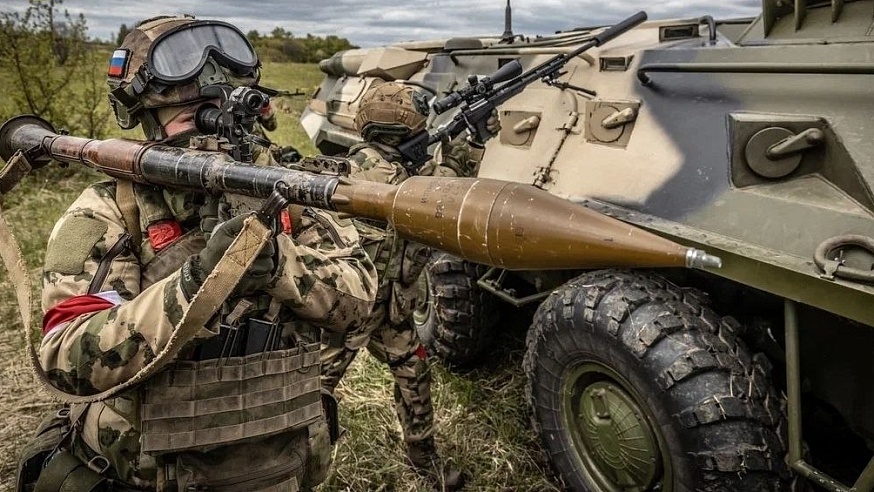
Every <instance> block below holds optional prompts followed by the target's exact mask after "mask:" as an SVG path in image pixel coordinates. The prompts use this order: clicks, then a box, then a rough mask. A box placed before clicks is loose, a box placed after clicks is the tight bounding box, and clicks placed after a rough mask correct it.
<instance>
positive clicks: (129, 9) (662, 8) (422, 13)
mask: <svg viewBox="0 0 874 492" xmlns="http://www.w3.org/2000/svg"><path fill="white" fill-rule="evenodd" d="M505 4H506V1H505V0H437V1H423V0H257V1H253V2H249V1H245V0H209V1H206V0H146V1H141V0H139V1H130V0H127V1H123V0H65V1H64V2H63V5H62V7H63V8H66V9H68V10H69V11H70V12H71V13H74V14H78V13H80V12H82V13H84V14H85V18H86V19H87V21H88V26H89V34H90V35H91V36H92V37H97V38H102V39H115V34H116V33H117V32H118V28H119V26H120V25H121V24H122V23H125V24H127V25H128V26H130V25H132V24H134V23H136V22H137V21H139V20H142V19H145V18H148V17H152V16H154V15H158V14H166V13H191V14H194V15H196V16H197V17H200V18H210V19H219V20H224V21H228V22H230V23H232V24H235V25H237V26H238V27H240V29H242V30H243V31H244V32H246V31H249V30H251V29H257V30H259V31H261V32H270V31H272V30H273V28H275V27H277V26H280V27H282V28H284V29H286V30H289V31H291V32H293V33H294V34H295V35H300V36H303V35H306V34H307V33H311V34H314V35H326V34H337V35H339V36H341V37H345V38H347V39H349V41H350V42H352V44H357V45H359V46H377V45H382V44H387V43H391V42H395V41H408V40H424V39H433V38H444V37H452V36H463V35H484V34H490V35H499V34H501V33H502V32H503V30H504V6H505ZM760 4H761V1H760V0H721V1H715V0H661V1H659V2H656V1H653V0H612V1H608V0H514V1H512V5H513V32H514V33H516V34H526V35H534V34H550V33H552V32H554V31H556V30H561V29H570V28H573V27H579V26H586V25H599V24H605V23H609V22H613V21H617V20H620V19H622V18H624V17H627V16H629V15H631V14H633V13H635V12H637V11H638V10H646V12H647V14H649V18H650V19H663V18H670V17H687V16H688V17H692V16H699V15H704V14H710V15H712V16H714V17H716V18H720V17H729V16H731V17H739V16H742V17H745V16H753V15H758V13H759V5H760ZM26 7H27V0H0V11H9V10H23V9H24V8H26Z"/></svg>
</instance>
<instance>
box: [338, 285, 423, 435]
mask: <svg viewBox="0 0 874 492" xmlns="http://www.w3.org/2000/svg"><path fill="white" fill-rule="evenodd" d="M365 346H366V347H367V350H368V351H369V352H370V353H371V354H373V355H374V356H375V357H376V358H377V359H378V360H379V361H380V362H383V363H385V364H388V367H389V369H390V370H391V373H392V376H394V380H395V384H394V400H395V410H396V412H397V415H398V420H399V421H400V423H401V427H402V428H403V430H404V441H405V442H406V443H407V444H413V443H419V442H422V441H430V439H431V438H432V437H433V435H434V407H433V406H432V403H431V370H430V366H429V365H428V361H427V354H426V352H425V347H424V346H423V345H422V343H421V342H420V341H419V336H418V335H417V334H416V330H415V328H413V326H412V324H410V323H409V322H404V323H403V324H401V325H394V324H392V323H390V322H389V316H388V303H387V302H382V303H377V304H376V305H375V306H374V308H373V311H372V312H371V315H370V317H369V318H368V319H367V321H366V322H365V323H364V324H363V326H362V327H361V328H359V329H357V330H355V331H353V332H351V333H348V334H346V335H345V336H337V335H334V334H329V333H326V334H325V335H323V337H322V353H321V359H322V387H323V388H325V389H327V390H328V391H330V392H332V393H333V391H334V389H335V388H336V387H337V385H338V384H339V383H340V379H341V378H342V377H343V374H345V373H346V369H347V368H348V367H349V364H351V363H352V361H353V360H354V359H355V356H356V355H357V354H358V351H359V350H361V349H362V348H363V347H365Z"/></svg>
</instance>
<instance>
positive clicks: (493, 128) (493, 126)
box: [471, 109, 501, 148]
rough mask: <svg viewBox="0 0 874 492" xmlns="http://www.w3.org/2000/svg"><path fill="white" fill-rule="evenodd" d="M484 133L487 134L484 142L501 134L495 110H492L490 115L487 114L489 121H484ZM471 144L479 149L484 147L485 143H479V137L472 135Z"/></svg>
mask: <svg viewBox="0 0 874 492" xmlns="http://www.w3.org/2000/svg"><path fill="white" fill-rule="evenodd" d="M486 131H487V132H489V135H488V138H486V140H488V139H490V138H494V137H495V136H496V135H497V134H498V133H501V119H500V118H498V110H497V109H493V110H492V112H491V114H489V119H487V120H486ZM471 143H472V144H474V145H476V146H479V148H482V146H483V145H485V141H482V142H480V135H473V137H472V138H471Z"/></svg>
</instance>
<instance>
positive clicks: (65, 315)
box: [42, 291, 121, 335]
mask: <svg viewBox="0 0 874 492" xmlns="http://www.w3.org/2000/svg"><path fill="white" fill-rule="evenodd" d="M119 304H121V299H120V298H119V297H118V293H116V292H115V291H109V292H101V293H100V294H97V295H92V294H84V295H81V296H74V297H71V298H69V299H67V300H65V301H63V302H61V303H60V304H58V305H57V306H55V307H53V308H51V309H49V310H48V311H46V314H45V316H43V318H42V334H43V335H48V334H49V332H51V331H52V330H54V329H55V328H58V327H60V326H61V325H63V324H64V323H67V322H69V321H72V320H74V319H76V318H78V317H79V316H82V315H83V314H88V313H96V312H97V311H103V310H104V309H109V308H112V307H115V306H117V305H119Z"/></svg>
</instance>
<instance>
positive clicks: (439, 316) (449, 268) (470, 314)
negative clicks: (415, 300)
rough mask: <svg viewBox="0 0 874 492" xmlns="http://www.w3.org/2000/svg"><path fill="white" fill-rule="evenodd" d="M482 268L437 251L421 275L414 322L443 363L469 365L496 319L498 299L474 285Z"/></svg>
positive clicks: (427, 344)
mask: <svg viewBox="0 0 874 492" xmlns="http://www.w3.org/2000/svg"><path fill="white" fill-rule="evenodd" d="M485 269H486V267H485V266H483V265H479V264H476V263H471V262H469V261H465V260H462V259H461V258H458V257H455V256H452V255H450V254H447V253H440V254H439V255H438V256H437V257H436V258H435V259H434V260H432V261H431V263H430V264H429V265H428V268H426V269H425V272H423V273H422V277H420V291H419V292H420V294H419V304H418V306H417V308H416V311H415V312H414V313H413V323H414V324H415V326H416V330H417V331H418V333H419V338H420V339H421V340H422V342H423V343H424V344H425V345H426V346H427V347H428V349H429V350H430V352H431V353H432V354H434V355H436V356H437V357H439V358H440V359H441V360H443V362H444V363H447V364H449V365H454V366H464V365H469V364H470V363H471V362H472V361H473V360H474V359H475V358H476V357H477V356H478V355H479V354H480V353H481V352H482V350H483V349H484V348H485V342H486V339H487V338H488V336H489V334H490V332H491V330H492V328H493V327H494V326H495V324H497V322H498V317H499V311H498V304H497V303H498V300H497V299H496V298H495V297H493V296H492V295H491V294H489V293H488V292H486V291H484V290H482V289H481V288H480V287H479V286H478V285H477V284H476V281H477V280H478V279H479V278H480V277H481V276H482V275H483V274H484V273H485ZM425 293H426V294H427V295H423V294H425Z"/></svg>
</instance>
